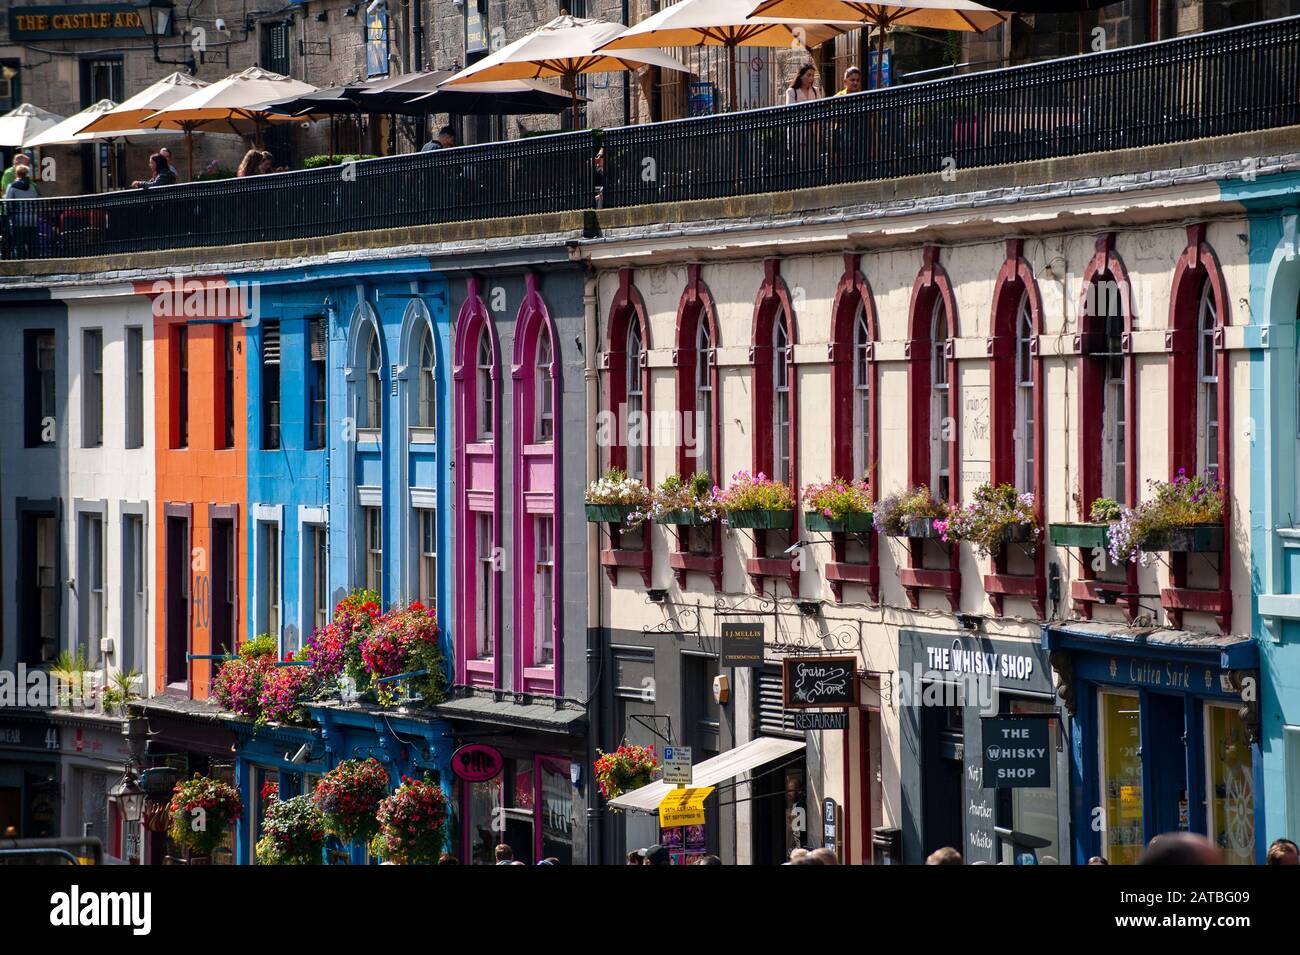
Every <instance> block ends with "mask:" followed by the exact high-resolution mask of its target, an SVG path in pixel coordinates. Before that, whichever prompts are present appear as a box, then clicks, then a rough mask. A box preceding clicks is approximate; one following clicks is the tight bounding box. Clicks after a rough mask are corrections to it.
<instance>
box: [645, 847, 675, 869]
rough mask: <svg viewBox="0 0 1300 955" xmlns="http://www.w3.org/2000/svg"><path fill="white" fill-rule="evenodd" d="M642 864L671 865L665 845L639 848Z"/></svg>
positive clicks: (670, 858)
mask: <svg viewBox="0 0 1300 955" xmlns="http://www.w3.org/2000/svg"><path fill="white" fill-rule="evenodd" d="M641 858H642V862H641V864H642V865H671V864H672V861H673V860H672V857H671V856H670V855H669V854H668V847H667V846H659V845H655V846H649V847H648V848H645V849H642V850H641Z"/></svg>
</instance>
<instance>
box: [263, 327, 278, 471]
mask: <svg viewBox="0 0 1300 955" xmlns="http://www.w3.org/2000/svg"><path fill="white" fill-rule="evenodd" d="M279 447H280V323H279V322H266V323H265V324H264V325H263V326H262V448H263V449H264V450H276V449H278V448H279Z"/></svg>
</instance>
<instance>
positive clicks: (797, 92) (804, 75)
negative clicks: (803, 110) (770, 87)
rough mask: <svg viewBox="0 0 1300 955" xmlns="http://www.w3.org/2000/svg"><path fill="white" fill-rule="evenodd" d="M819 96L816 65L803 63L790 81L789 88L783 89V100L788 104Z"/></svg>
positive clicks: (818, 97) (819, 97)
mask: <svg viewBox="0 0 1300 955" xmlns="http://www.w3.org/2000/svg"><path fill="white" fill-rule="evenodd" d="M821 98H822V94H821V93H820V92H818V90H817V67H815V66H813V65H812V64H811V63H805V64H804V65H803V67H802V68H801V69H800V70H799V72H798V73H796V74H795V77H794V79H793V80H792V81H791V83H790V88H789V89H788V90H786V91H785V102H786V104H787V105H789V104H791V103H802V102H804V101H806V100H810V99H821Z"/></svg>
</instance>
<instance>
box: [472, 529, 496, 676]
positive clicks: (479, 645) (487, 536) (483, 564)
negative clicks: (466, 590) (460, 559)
mask: <svg viewBox="0 0 1300 955" xmlns="http://www.w3.org/2000/svg"><path fill="white" fill-rule="evenodd" d="M474 541H475V565H476V566H475V573H476V580H475V587H474V651H475V652H474V655H475V656H476V657H477V658H479V659H491V657H492V655H493V650H494V647H495V644H496V640H495V635H494V632H493V627H494V623H495V621H494V618H495V616H496V615H495V614H494V613H493V607H492V581H493V579H494V577H493V575H494V574H495V573H496V549H495V547H494V545H493V543H492V515H491V514H482V513H479V514H475V515H474Z"/></svg>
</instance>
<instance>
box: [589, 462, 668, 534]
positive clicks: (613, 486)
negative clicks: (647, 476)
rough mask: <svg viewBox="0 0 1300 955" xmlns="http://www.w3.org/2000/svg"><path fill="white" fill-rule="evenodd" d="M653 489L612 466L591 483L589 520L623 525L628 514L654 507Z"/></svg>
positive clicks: (590, 521)
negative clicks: (652, 502) (602, 475)
mask: <svg viewBox="0 0 1300 955" xmlns="http://www.w3.org/2000/svg"><path fill="white" fill-rule="evenodd" d="M652 496H653V495H652V494H651V493H650V488H648V487H646V486H645V485H644V484H642V483H641V481H640V480H638V479H637V478H634V477H628V475H627V472H626V471H624V470H622V469H621V468H611V469H610V470H608V471H606V472H605V476H604V477H602V478H600V479H599V480H596V481H592V482H591V484H589V485H587V495H586V505H587V521H588V522H589V523H593V524H594V523H601V524H623V523H625V522H626V521H627V518H628V515H630V514H632V513H633V512H635V511H641V510H645V509H647V508H649V507H650V502H651V498H652Z"/></svg>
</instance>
